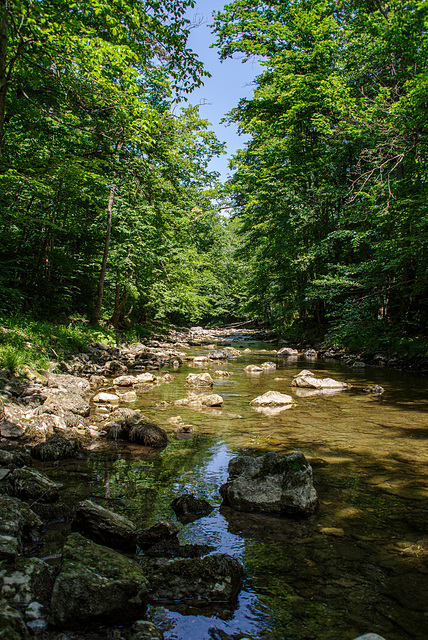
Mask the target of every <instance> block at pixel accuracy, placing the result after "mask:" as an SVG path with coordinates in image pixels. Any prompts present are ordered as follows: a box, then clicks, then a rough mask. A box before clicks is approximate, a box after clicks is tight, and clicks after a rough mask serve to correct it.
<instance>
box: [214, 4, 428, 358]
mask: <svg viewBox="0 0 428 640" xmlns="http://www.w3.org/2000/svg"><path fill="white" fill-rule="evenodd" d="M427 16H428V7H427V5H426V3H418V2H410V3H408V2H406V3H404V2H402V0H394V1H393V2H392V3H388V5H386V4H384V3H383V2H379V3H377V4H376V5H374V4H373V5H369V4H367V3H359V4H357V5H356V4H355V3H338V2H333V3H331V2H325V1H324V0H320V1H315V0H314V1H310V2H296V3H277V2H273V1H270V0H268V2H265V3H261V4H260V3H256V2H253V1H250V2H248V3H247V2H245V3H244V2H242V0H235V1H234V2H232V3H230V4H228V5H226V7H225V8H224V10H223V12H220V13H217V15H216V17H215V21H214V25H213V27H214V30H215V32H216V34H217V44H218V46H219V47H220V51H221V56H222V58H227V57H229V56H232V55H234V54H237V53H239V54H240V55H243V56H244V58H250V57H251V56H257V57H258V58H259V59H260V60H261V63H262V65H263V66H264V71H263V72H262V73H261V75H260V76H259V77H258V78H257V85H256V88H255V92H254V97H253V98H252V99H245V100H241V101H240V103H239V105H238V106H237V108H235V109H234V110H233V111H232V112H231V113H230V114H229V120H230V121H233V122H235V123H237V124H238V126H239V127H240V129H241V131H242V132H243V133H245V134H247V135H248V136H249V142H248V143H247V144H246V148H245V149H244V150H242V151H240V152H238V154H237V155H236V156H235V158H234V159H233V166H234V168H235V169H236V173H235V175H234V177H233V178H232V179H231V180H230V182H229V185H228V188H229V193H230V197H231V198H232V201H233V203H234V207H235V211H236V212H237V213H236V216H237V220H239V223H240V228H241V234H242V238H243V246H242V249H241V255H242V257H243V258H244V259H245V260H246V262H247V267H248V271H249V277H248V280H247V282H248V288H249V296H248V298H247V302H246V308H247V310H251V311H252V312H253V313H255V314H257V315H258V316H259V317H263V318H265V319H267V320H268V321H269V322H271V323H273V324H275V325H277V326H282V327H283V328H284V327H285V328H287V329H288V328H290V327H291V326H293V325H296V324H298V325H299V326H308V325H309V326H311V325H312V326H313V325H318V327H319V328H320V329H321V330H322V331H326V330H327V329H330V330H331V331H332V332H334V335H335V336H337V337H339V336H340V338H341V341H342V343H343V344H346V345H347V346H350V345H351V344H354V345H355V344H357V343H359V344H361V342H362V341H363V340H367V343H369V344H373V342H374V336H378V338H379V337H380V336H381V335H382V334H383V335H385V334H388V335H389V336H390V337H391V339H392V337H393V336H395V335H399V334H401V335H403V334H404V335H406V334H407V335H411V334H415V333H418V334H420V333H422V334H424V333H426V331H427V329H428V326H427V322H426V317H427V312H428V282H427V277H426V273H427V267H428V264H427V256H428V251H427V249H428V245H427V241H428V233H427V230H428V216H427V206H426V198H425V197H424V195H423V194H424V193H425V191H426V189H425V185H426V182H427V177H428V167H427V139H426V127H427V113H428V112H427V108H426V107H427V105H426V76H427V71H428V68H427V65H428V62H427V60H428V57H427V55H426V54H427V38H426V29H425V25H426V21H427ZM378 338H376V340H378Z"/></svg>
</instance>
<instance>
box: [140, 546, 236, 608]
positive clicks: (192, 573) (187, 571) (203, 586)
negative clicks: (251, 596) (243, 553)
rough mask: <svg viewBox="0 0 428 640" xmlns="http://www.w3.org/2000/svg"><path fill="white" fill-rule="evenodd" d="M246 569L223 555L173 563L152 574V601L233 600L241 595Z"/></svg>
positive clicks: (205, 602)
mask: <svg viewBox="0 0 428 640" xmlns="http://www.w3.org/2000/svg"><path fill="white" fill-rule="evenodd" d="M243 575H244V569H243V567H242V565H241V563H240V562H239V561H238V560H236V558H232V557H231V556H228V555H226V554H223V553H214V554H213V555H211V556H207V557H206V558H202V559H199V558H193V559H189V560H187V559H183V560H172V561H170V562H168V563H167V564H164V563H162V564H161V566H155V567H154V568H152V569H151V571H150V574H149V583H150V596H151V599H152V600H155V601H156V600H157V601H159V600H160V601H167V602H190V603H192V604H210V603H212V602H230V601H233V600H234V599H235V598H236V596H237V595H238V593H239V590H240V588H241V584H242V577H243Z"/></svg>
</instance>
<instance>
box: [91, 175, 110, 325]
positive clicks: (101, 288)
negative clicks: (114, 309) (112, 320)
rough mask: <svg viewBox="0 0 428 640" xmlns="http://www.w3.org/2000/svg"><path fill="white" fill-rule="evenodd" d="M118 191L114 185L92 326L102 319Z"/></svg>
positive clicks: (108, 207)
mask: <svg viewBox="0 0 428 640" xmlns="http://www.w3.org/2000/svg"><path fill="white" fill-rule="evenodd" d="M115 191H116V184H115V183H113V184H112V185H111V187H110V196H109V199H108V206H107V228H106V239H105V243H104V255H103V261H102V264H101V273H100V279H99V281H98V292H97V303H96V305H95V309H94V311H93V313H92V318H91V324H97V323H98V320H99V318H100V312H101V306H102V304H103V296H104V282H105V279H106V272H107V259H108V251H109V247H110V236H111V215H112V211H113V202H114V194H115Z"/></svg>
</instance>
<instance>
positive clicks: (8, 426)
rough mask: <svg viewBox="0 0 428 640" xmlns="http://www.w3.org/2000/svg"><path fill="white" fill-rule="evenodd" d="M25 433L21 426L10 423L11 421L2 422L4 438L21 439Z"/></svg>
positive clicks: (0, 428)
mask: <svg viewBox="0 0 428 640" xmlns="http://www.w3.org/2000/svg"><path fill="white" fill-rule="evenodd" d="M24 433H25V429H23V428H22V427H21V426H20V425H19V424H16V423H15V422H10V421H9V420H1V421H0V436H1V437H2V438H12V439H15V438H20V437H21V436H23V435H24Z"/></svg>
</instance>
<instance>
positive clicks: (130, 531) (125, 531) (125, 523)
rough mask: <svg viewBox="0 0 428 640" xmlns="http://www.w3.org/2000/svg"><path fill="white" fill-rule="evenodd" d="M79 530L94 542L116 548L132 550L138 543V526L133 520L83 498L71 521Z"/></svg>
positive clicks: (72, 525) (73, 527)
mask: <svg viewBox="0 0 428 640" xmlns="http://www.w3.org/2000/svg"><path fill="white" fill-rule="evenodd" d="M71 527H72V530H73V531H78V532H79V533H82V534H83V535H85V536H87V537H88V538H90V539H91V540H93V541H94V542H98V543H100V544H104V545H106V546H108V547H113V548H114V549H124V550H132V549H135V545H136V534H135V532H136V527H135V525H134V523H133V522H131V521H130V520H128V518H125V516H122V515H119V514H118V513H115V512H114V511H111V510H110V509H105V508H104V507H101V506H100V505H98V504H96V503H95V502H92V500H83V502H79V504H78V505H77V507H76V514H75V516H74V520H73V522H72V523H71Z"/></svg>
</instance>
